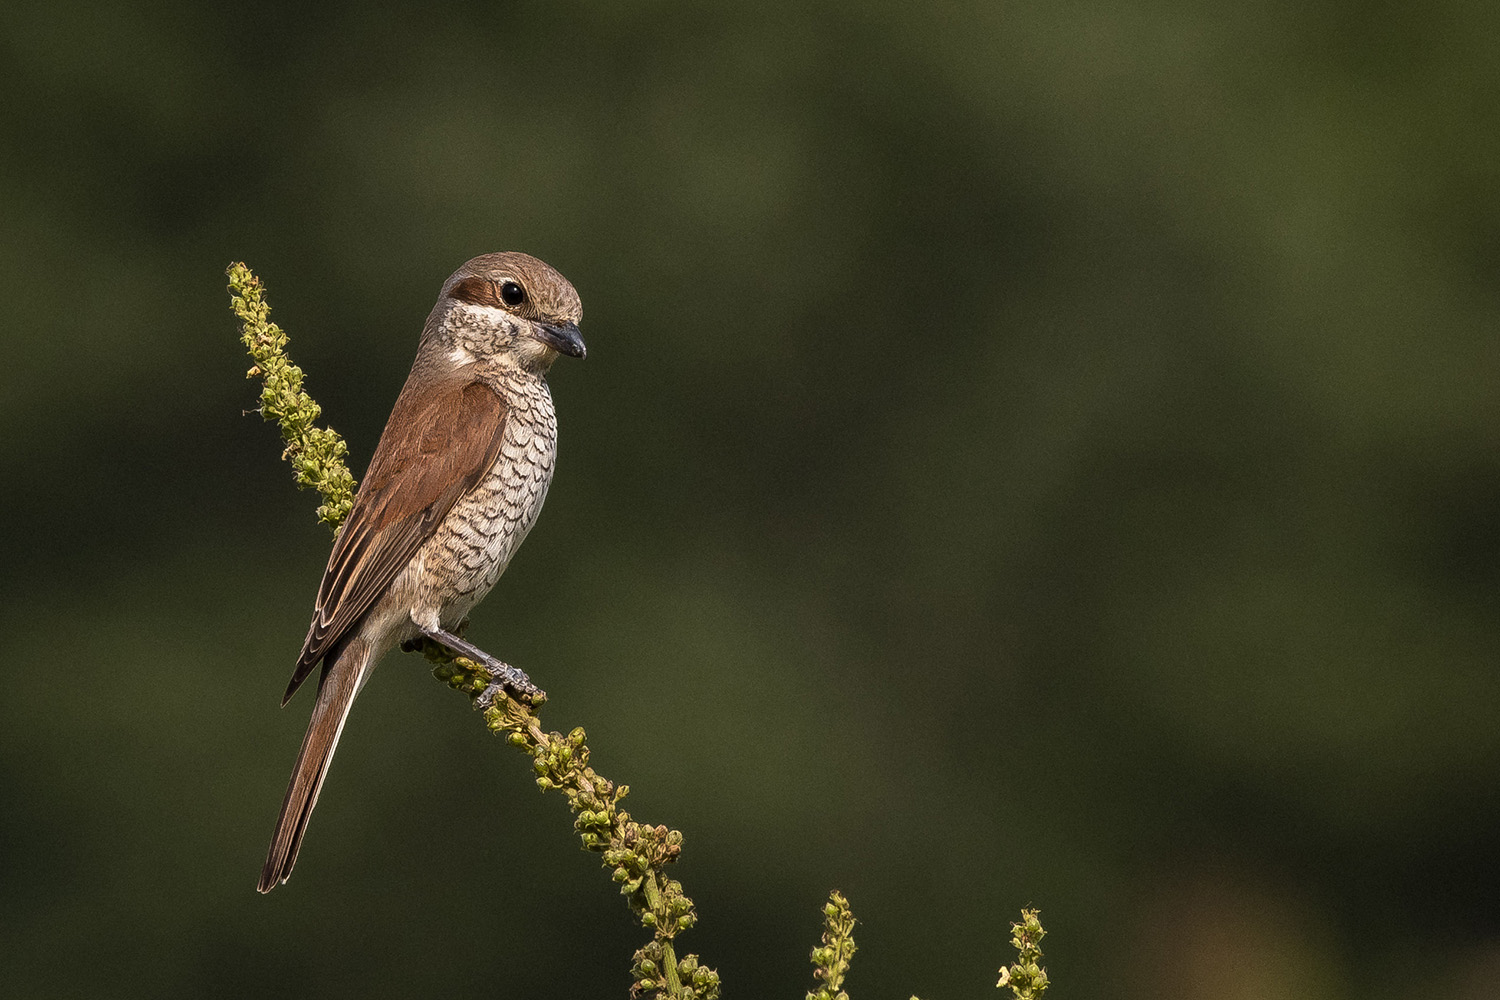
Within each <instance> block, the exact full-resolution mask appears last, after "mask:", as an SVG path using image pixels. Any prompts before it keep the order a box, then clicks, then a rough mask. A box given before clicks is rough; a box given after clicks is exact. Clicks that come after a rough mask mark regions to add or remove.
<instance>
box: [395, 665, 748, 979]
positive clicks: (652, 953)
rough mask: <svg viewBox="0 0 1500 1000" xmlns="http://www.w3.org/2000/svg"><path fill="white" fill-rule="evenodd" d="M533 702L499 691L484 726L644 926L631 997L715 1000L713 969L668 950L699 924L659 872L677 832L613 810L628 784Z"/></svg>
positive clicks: (442, 676) (465, 674) (449, 673)
mask: <svg viewBox="0 0 1500 1000" xmlns="http://www.w3.org/2000/svg"><path fill="white" fill-rule="evenodd" d="M414 648H420V649H421V650H422V652H423V653H425V654H426V656H427V658H428V659H429V660H431V661H433V663H434V664H435V666H434V668H433V671H432V672H433V675H434V676H435V677H437V678H438V679H439V680H441V681H443V682H444V683H446V684H448V686H450V687H452V688H453V689H454V690H456V691H461V692H463V693H464V694H466V695H468V696H469V697H470V698H472V699H477V698H478V697H479V696H480V695H481V694H482V693H483V692H484V691H485V689H486V688H487V687H488V686H489V677H488V675H487V674H486V673H485V672H484V670H483V669H481V668H480V667H479V666H478V665H476V664H474V663H473V662H471V661H470V660H467V659H464V658H463V657H453V656H450V655H449V654H448V653H447V651H445V650H444V649H443V648H442V647H441V646H438V645H437V644H435V643H432V642H422V643H417V644H414ZM537 707H538V706H536V705H530V704H526V703H524V702H521V701H518V700H517V699H516V698H514V697H512V696H511V694H510V693H509V692H500V693H499V694H498V695H497V696H496V697H495V699H494V701H493V702H492V703H491V704H490V705H489V706H488V707H487V708H486V709H485V712H484V718H485V724H486V725H487V726H488V727H489V728H490V730H491V731H492V732H494V733H496V734H497V735H501V736H504V737H505V740H506V742H508V743H510V744H511V745H512V746H514V747H516V748H518V749H520V750H523V751H525V752H526V753H527V754H528V755H529V756H530V757H531V767H532V770H533V771H534V772H535V773H536V783H537V787H538V788H540V789H542V791H548V790H552V789H556V790H557V791H560V792H562V794H563V797H564V798H565V799H567V801H568V807H569V808H570V809H571V810H572V811H573V829H574V831H575V832H577V834H578V838H579V840H580V842H581V843H582V846H583V849H584V850H586V851H590V852H593V853H595V854H598V855H600V857H601V861H602V862H603V864H604V867H606V868H608V869H610V873H611V877H612V878H613V879H614V881H615V883H616V884H617V885H619V887H620V892H621V894H622V895H624V896H625V898H626V902H627V903H628V904H629V906H630V908H631V910H632V911H634V912H635V913H636V915H637V916H638V917H639V919H640V921H641V926H642V927H645V928H646V929H647V930H649V931H651V934H652V940H651V942H650V943H649V944H648V945H646V947H644V948H642V949H641V950H640V951H638V952H636V955H635V962H634V966H633V968H632V971H633V974H634V975H635V985H634V987H633V988H632V994H631V995H632V996H633V997H636V998H647V997H649V998H652V1000H656V998H672V1000H714V998H716V997H718V995H719V977H718V974H717V973H716V972H714V970H712V969H710V968H707V967H705V966H703V965H701V964H700V963H699V961H698V957H697V956H696V955H688V956H687V957H685V958H683V959H681V960H679V959H678V958H677V957H676V953H675V952H674V950H673V948H672V940H673V938H675V937H676V936H677V935H678V934H680V933H681V932H683V931H685V930H687V929H688V928H690V927H692V926H693V925H694V924H695V923H697V922H698V914H697V912H696V911H695V910H694V909H693V901H692V900H691V899H689V898H688V897H687V896H686V895H685V894H684V893H683V891H682V883H680V882H678V881H676V880H675V879H669V878H667V876H666V874H665V873H664V868H665V867H666V866H667V865H669V864H671V863H672V862H674V861H676V860H677V858H678V857H679V856H680V855H681V854H682V839H683V838H682V832H681V831H680V830H670V829H668V828H667V827H665V826H650V825H647V824H644V823H639V822H637V821H635V820H633V819H631V817H630V813H628V812H626V811H625V810H624V809H622V808H621V807H620V803H621V802H622V801H623V800H624V798H625V796H627V795H629V794H630V786H629V785H617V784H615V783H614V782H613V781H610V780H609V779H608V778H605V777H602V776H601V775H600V774H599V773H598V772H597V771H595V770H594V769H593V768H592V767H591V766H589V748H588V743H587V742H586V741H587V735H586V734H585V733H584V731H583V730H582V729H574V730H573V731H572V732H570V733H568V734H567V735H563V734H562V733H546V732H543V731H542V728H541V723H540V721H539V720H538V719H537V716H536V708H537Z"/></svg>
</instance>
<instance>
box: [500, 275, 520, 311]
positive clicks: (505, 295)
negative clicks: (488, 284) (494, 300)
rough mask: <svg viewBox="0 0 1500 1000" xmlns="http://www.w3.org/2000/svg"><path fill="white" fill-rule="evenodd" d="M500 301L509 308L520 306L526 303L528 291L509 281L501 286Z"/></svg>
mask: <svg viewBox="0 0 1500 1000" xmlns="http://www.w3.org/2000/svg"><path fill="white" fill-rule="evenodd" d="M500 301H502V302H504V303H505V304H506V305H508V306H518V305H520V304H521V303H522V302H525V301H526V289H524V288H522V287H521V286H520V285H518V284H516V283H515V282H514V281H507V282H506V283H505V284H503V285H501V286H500Z"/></svg>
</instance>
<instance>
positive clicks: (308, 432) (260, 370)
mask: <svg viewBox="0 0 1500 1000" xmlns="http://www.w3.org/2000/svg"><path fill="white" fill-rule="evenodd" d="M226 273H227V274H228V275H229V295H230V300H229V304H230V307H231V308H232V309H233V310H234V314H235V315H236V316H238V317H239V318H240V322H241V324H242V325H241V327H240V342H241V343H243V344H244V345H245V348H246V349H247V350H248V351H249V352H250V357H251V359H252V360H253V361H254V362H255V364H254V365H252V366H251V368H250V370H249V371H248V372H246V373H245V377H246V378H259V379H260V380H261V391H260V415H261V417H262V418H264V419H265V420H268V421H274V422H275V423H276V424H277V425H278V426H280V428H281V438H282V440H283V441H285V442H286V448H285V449H284V450H283V451H282V453H281V457H282V458H284V459H287V460H289V461H290V462H291V463H292V469H293V470H294V471H295V472H296V474H297V487H298V489H307V488H308V487H312V488H313V489H315V490H317V491H318V492H319V493H320V494H322V496H323V504H322V506H320V507H319V508H318V519H319V520H321V521H323V522H324V523H325V524H327V525H328V526H329V527H330V528H334V529H337V528H338V526H339V525H340V524H341V523H343V520H344V518H345V516H346V515H348V513H349V508H350V507H352V506H353V505H354V476H353V475H352V474H350V472H349V466H348V464H347V463H346V462H345V461H344V456H346V455H347V454H348V453H349V446H348V445H347V444H345V443H344V439H343V437H341V436H340V435H339V433H338V432H337V431H335V430H333V429H332V428H328V427H318V426H316V423H317V420H318V417H320V416H322V414H323V409H322V407H320V406H319V405H318V404H317V401H316V400H314V399H313V398H312V397H311V396H309V395H308V394H307V393H306V392H305V391H304V390H303V388H302V369H301V368H298V367H297V366H296V365H294V364H292V362H291V359H290V358H288V357H287V354H286V344H287V335H286V333H285V332H283V331H282V329H281V327H279V326H277V325H276V324H275V323H272V322H271V318H270V317H271V307H270V306H269V305H267V304H266V299H265V286H263V285H262V284H261V281H260V279H259V278H257V277H256V276H255V275H254V274H253V273H251V271H250V269H249V268H248V267H246V266H245V265H244V264H231V265H230V266H229V268H228V270H227V271H226Z"/></svg>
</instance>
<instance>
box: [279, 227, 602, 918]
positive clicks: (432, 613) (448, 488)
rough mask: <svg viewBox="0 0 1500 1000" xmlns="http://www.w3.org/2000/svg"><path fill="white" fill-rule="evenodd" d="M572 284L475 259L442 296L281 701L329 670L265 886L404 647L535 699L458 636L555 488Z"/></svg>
mask: <svg viewBox="0 0 1500 1000" xmlns="http://www.w3.org/2000/svg"><path fill="white" fill-rule="evenodd" d="M582 315H583V307H582V305H581V304H580V303H579V301H578V293H577V292H576V291H574V290H573V286H572V285H570V284H569V283H568V281H567V279H566V278H564V277H563V276H562V275H560V274H558V273H557V272H556V271H554V270H553V269H552V268H550V267H548V266H547V265H546V264H544V263H542V262H541V261H539V260H537V259H536V258H535V257H529V256H527V255H526V254H522V253H492V254H485V255H484V256H482V257H475V258H474V259H473V260H471V261H469V262H468V263H467V264H465V265H464V266H463V267H460V268H459V269H458V270H457V271H455V272H453V276H452V277H450V278H449V279H448V280H447V281H446V282H445V283H444V284H443V291H442V294H441V295H439V296H438V300H437V305H436V306H434V307H433V309H432V313H431V314H430V315H429V316H428V317H427V324H426V326H424V327H423V328H422V340H421V343H420V344H419V345H418V346H417V358H416V361H415V362H414V363H413V364H412V369H411V375H410V376H408V377H407V379H406V385H405V387H403V388H402V390H401V395H400V397H398V398H397V400H396V405H395V408H394V409H392V410H391V416H390V419H389V420H387V421H386V425H385V431H384V432H383V433H382V434H381V436H380V444H379V445H377V446H376V448H375V455H374V457H373V458H371V459H370V467H369V470H368V471H367V472H366V473H365V478H364V481H363V483H362V484H361V485H360V487H359V492H358V493H357V494H356V495H355V498H354V506H353V508H352V509H351V510H350V511H349V516H348V517H347V518H346V519H345V521H344V523H343V526H342V528H341V529H340V531H339V534H338V537H337V539H336V540H335V541H334V543H333V554H332V555H331V556H329V559H328V568H327V569H326V570H325V571H324V573H323V582H322V584H321V585H320V586H319V587H318V599H317V604H316V606H315V610H314V612H313V620H312V626H311V627H310V628H309V629H308V631H307V639H306V641H305V642H304V643H303V644H302V654H301V655H300V656H299V657H298V658H297V667H296V669H295V670H294V671H293V673H292V681H291V683H290V684H289V685H287V689H286V695H285V697H283V698H282V701H281V703H282V704H283V705H285V704H286V703H287V702H288V701H289V700H290V699H291V697H292V694H293V693H294V692H295V691H296V690H297V687H298V686H299V685H300V684H301V683H302V682H303V681H304V680H306V679H307V677H308V675H309V674H311V673H312V671H313V668H314V667H317V666H318V665H319V664H320V663H321V664H322V666H323V671H322V674H321V675H320V677H319V679H318V700H317V703H316V704H315V705H313V713H312V721H311V722H310V723H309V724H308V727H307V736H306V737H305V738H304V739H303V740H302V750H301V752H299V753H298V755H297V765H296V767H295V769H294V770H293V771H292V780H291V784H290V786H288V788H287V791H286V801H284V802H283V803H282V806H281V816H280V818H279V819H277V821H276V833H275V835H274V836H273V837H272V838H271V850H270V853H269V854H268V855H267V857H266V865H265V868H264V869H263V870H262V871H261V875H260V885H259V889H260V891H261V892H270V891H271V889H273V888H274V887H275V886H277V885H278V884H280V883H282V882H285V881H286V880H287V877H288V876H289V875H290V874H291V873H292V865H293V864H295V863H296V860H297V849H298V846H299V845H300V844H301V842H302V835H303V833H305V832H306V830H307V820H308V817H309V816H310V815H311V814H312V810H313V806H314V805H315V804H316V803H317V801H318V790H319V789H320V788H321V787H322V786H323V778H324V777H325V776H326V775H327V773H328V764H329V761H330V760H332V758H333V751H334V749H335V748H336V747H337V746H338V742H339V734H340V733H341V732H342V731H343V728H344V720H345V719H346V718H348V716H349V707H350V705H352V704H353V702H354V696H355V695H356V694H358V693H359V689H360V688H361V687H362V686H363V685H364V683H365V681H366V680H368V679H369V676H370V672H371V671H372V670H373V669H374V667H375V664H376V663H377V662H378V661H379V660H380V658H381V657H382V656H384V655H385V654H386V653H387V652H389V651H390V650H391V648H392V647H393V646H395V645H397V644H398V643H402V642H406V641H408V640H419V639H421V638H423V637H426V638H428V639H431V640H433V641H434V642H436V643H438V644H440V645H441V646H443V647H444V648H446V649H448V650H449V651H451V652H453V653H455V654H458V655H462V656H466V657H469V658H471V659H473V660H475V661H477V662H479V663H481V664H483V665H484V666H485V667H486V668H487V669H488V670H489V671H490V672H491V674H492V677H493V679H494V680H495V682H496V685H499V686H504V687H507V688H510V689H512V690H515V691H518V692H522V693H527V692H532V691H535V690H536V689H535V687H534V686H533V685H532V684H531V682H530V681H529V680H528V679H527V678H526V675H525V674H523V673H521V671H519V670H516V669H515V668H514V667H510V666H508V665H506V664H504V663H501V662H500V661H498V660H496V659H495V658H494V657H492V656H489V655H488V654H487V653H484V652H483V651H481V650H479V649H476V648H475V647H474V646H472V645H471V644H469V643H468V642H465V641H464V640H463V639H460V638H459V637H458V636H456V635H454V634H453V632H452V630H453V629H455V628H456V627H457V626H458V623H459V622H460V621H461V620H462V619H463V617H464V616H465V615H466V614H467V613H468V611H469V609H471V608H473V607H474V605H475V604H477V603H478V602H479V600H480V598H482V597H484V595H485V594H486V593H488V592H489V590H490V588H491V587H493V586H494V585H495V581H496V580H497V579H499V577H500V574H501V573H503V572H504V571H505V567H506V565H507V564H508V563H509V562H510V559H511V556H513V555H514V554H515V552H516V549H517V548H518V547H519V546H520V544H521V542H522V540H523V539H525V537H526V533H527V532H528V531H530V530H531V526H532V524H533V523H535V521H536V517H537V514H538V513H540V511H541V509H542V501H543V500H544V499H546V496H547V486H548V484H549V483H550V482H551V481H552V467H553V460H554V458H555V456H556V452H557V417H556V415H555V413H554V412H553V409H552V394H551V393H550V392H549V391H548V389H547V383H546V382H545V381H544V377H545V376H546V374H547V369H548V368H549V367H551V365H552V362H553V361H555V360H557V356H558V355H559V354H566V355H568V356H569V357H574V358H581V357H583V356H584V346H583V337H582V335H581V334H580V333H579V332H578V321H579V319H580V318H582Z"/></svg>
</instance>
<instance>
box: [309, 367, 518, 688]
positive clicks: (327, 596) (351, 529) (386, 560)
mask: <svg viewBox="0 0 1500 1000" xmlns="http://www.w3.org/2000/svg"><path fill="white" fill-rule="evenodd" d="M413 382H414V380H412V379H408V380H407V383H406V387H405V388H404V389H402V390H401V396H400V398H398V399H397V400H396V405H395V407H394V408H393V409H392V410H391V416H390V420H388V421H387V422H386V425H385V431H384V433H382V434H381V435H380V444H379V445H377V446H376V448H375V456H374V458H372V459H370V468H369V471H368V472H366V473H365V480H364V483H363V484H361V485H360V488H359V493H358V494H357V495H356V496H355V498H354V506H353V508H352V509H351V510H350V511H349V516H348V518H346V519H345V521H344V526H343V528H342V530H340V532H339V535H338V538H337V539H336V540H335V541H334V543H333V554H332V555H331V556H330V557H329V559H328V569H327V570H325V571H324V573H323V583H322V584H321V585H320V586H319V587H318V603H317V608H316V610H315V611H314V613H313V620H312V627H311V628H309V629H308V631H307V640H306V641H305V642H304V643H303V644H302V655H300V656H299V657H298V658H297V668H296V670H295V671H294V672H293V673H292V682H291V683H290V684H289V685H287V689H286V696H285V697H284V698H283V699H282V704H286V702H287V701H288V700H289V699H290V698H291V697H292V693H293V692H294V691H296V690H297V687H298V685H300V684H301V683H302V682H303V680H305V679H306V678H307V675H308V674H310V673H312V670H313V668H314V667H316V666H317V665H318V663H319V661H321V660H322V659H323V657H324V656H325V655H327V653H328V651H329V649H331V648H332V647H333V645H334V643H336V642H338V641H339V640H340V639H341V638H343V637H344V635H345V633H347V632H348V631H349V629H350V628H351V627H352V626H353V625H354V624H355V623H356V622H357V621H358V620H359V618H360V616H361V615H363V614H364V613H365V612H366V611H368V610H370V607H371V606H372V605H373V604H374V603H375V602H376V601H377V600H379V598H380V596H381V595H382V594H383V593H384V592H385V589H386V587H388V586H390V583H391V581H392V580H394V579H395V578H396V575H397V574H398V573H400V572H401V571H402V570H403V569H405V568H406V565H407V564H408V563H409V562H411V560H412V558H413V557H414V556H415V555H416V554H417V550H418V549H419V548H421V547H422V543H423V542H425V541H427V539H428V538H430V537H431V536H432V532H433V531H434V530H435V529H436V527H437V525H438V523H439V522H441V521H442V519H443V518H444V517H445V516H447V514H448V511H450V510H452V509H453V505H454V504H455V503H456V502H457V501H458V498H459V497H460V496H462V495H463V494H464V493H466V492H467V491H468V490H469V489H471V488H472V487H473V486H474V485H475V484H476V483H478V482H479V480H480V478H481V477H483V476H484V474H485V473H486V472H487V471H489V469H490V468H491V467H492V466H493V465H494V464H495V459H496V457H497V456H498V455H499V453H500V441H501V438H502V436H503V432H504V430H505V418H506V413H507V410H506V406H505V403H504V401H503V400H502V399H501V398H500V397H499V396H498V395H496V394H495V390H493V389H491V388H490V387H489V386H488V385H486V384H485V383H483V382H479V381H476V380H475V375H474V371H473V368H472V366H468V365H466V366H464V367H463V368H460V369H459V370H458V371H457V372H455V373H454V374H453V375H452V376H449V377H446V378H443V379H442V380H441V381H440V382H438V383H437V384H434V383H433V381H432V379H431V378H425V379H421V380H420V382H421V384H420V385H417V386H414V385H413Z"/></svg>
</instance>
